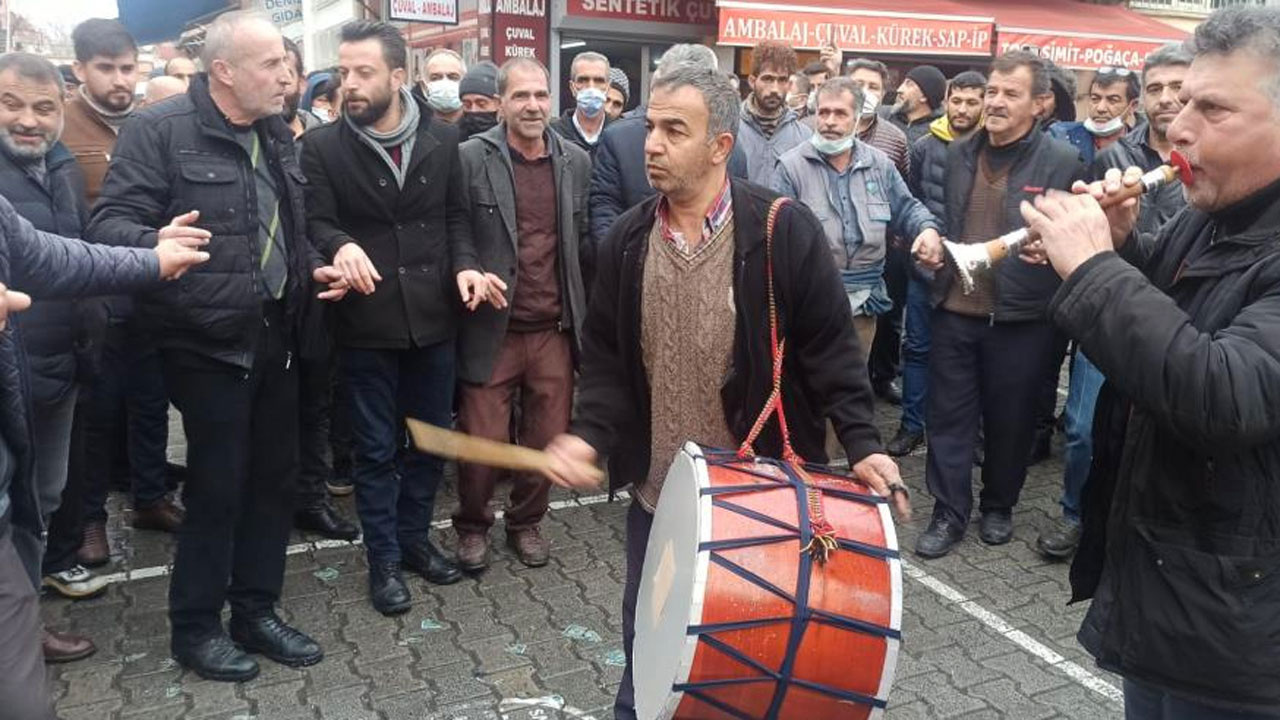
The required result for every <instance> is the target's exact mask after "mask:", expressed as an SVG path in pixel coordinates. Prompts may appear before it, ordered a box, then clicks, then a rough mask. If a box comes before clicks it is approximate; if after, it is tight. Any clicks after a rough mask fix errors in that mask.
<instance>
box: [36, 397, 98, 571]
mask: <svg viewBox="0 0 1280 720" xmlns="http://www.w3.org/2000/svg"><path fill="white" fill-rule="evenodd" d="M84 396H85V393H81V394H80V399H79V400H78V401H77V403H76V412H75V418H74V419H73V420H72V422H71V453H70V456H69V457H68V462H67V485H66V487H64V488H63V489H62V503H61V504H60V505H58V509H57V511H55V512H54V513H53V517H52V518H50V520H49V534H48V536H47V538H46V541H45V551H44V565H43V567H42V568H41V572H42V573H43V574H45V575H51V574H53V573H58V572H62V571H63V570H69V569H71V567H72V566H73V565H75V564H76V562H77V561H76V551H77V550H79V549H80V542H81V540H82V538H83V534H84V533H83V531H84V523H83V521H84V505H85V503H84V493H85V489H86V484H87V481H88V473H89V468H88V463H87V462H86V459H85V452H86V448H85V432H84V430H85V427H84V426H85V415H86V410H87V405H88V403H87V401H86V400H85V399H84Z"/></svg>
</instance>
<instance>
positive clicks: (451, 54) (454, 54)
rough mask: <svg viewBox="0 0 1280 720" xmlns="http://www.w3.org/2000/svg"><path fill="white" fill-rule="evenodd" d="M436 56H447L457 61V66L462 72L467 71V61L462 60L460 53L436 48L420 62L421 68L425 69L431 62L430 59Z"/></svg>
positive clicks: (449, 49)
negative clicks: (459, 66)
mask: <svg viewBox="0 0 1280 720" xmlns="http://www.w3.org/2000/svg"><path fill="white" fill-rule="evenodd" d="M438 55H448V56H449V57H451V58H453V59H455V60H457V61H458V64H459V65H461V66H462V72H466V71H467V61H466V60H463V59H462V53H460V52H458V51H457V50H453V49H451V48H436V49H435V50H432V51H431V52H430V53H428V54H427V57H426V59H424V60H423V61H422V67H423V68H426V67H427V63H429V62H431V60H432V58H435V57H436V56H438Z"/></svg>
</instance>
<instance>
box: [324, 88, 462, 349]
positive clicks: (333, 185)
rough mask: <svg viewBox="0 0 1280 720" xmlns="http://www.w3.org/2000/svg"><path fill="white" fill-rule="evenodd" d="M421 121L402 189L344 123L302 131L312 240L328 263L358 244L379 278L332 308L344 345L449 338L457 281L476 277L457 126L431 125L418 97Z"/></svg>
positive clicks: (390, 345) (405, 344)
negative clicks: (373, 286)
mask: <svg viewBox="0 0 1280 720" xmlns="http://www.w3.org/2000/svg"><path fill="white" fill-rule="evenodd" d="M417 102H418V104H419V109H420V111H421V118H422V119H421V121H420V122H419V124H418V133H417V137H416V139H415V141H414V145H413V153H412V155H411V157H410V158H409V165H408V167H407V168H406V170H405V173H404V176H405V183H404V187H403V188H401V187H399V186H398V185H397V184H396V179H395V177H394V176H393V175H392V173H391V168H390V167H389V166H388V165H387V163H386V161H384V160H383V159H382V158H381V157H380V156H379V155H378V154H377V153H376V152H375V151H374V149H373V148H371V147H369V146H368V145H367V144H365V143H364V142H363V141H362V140H361V139H360V138H359V137H357V135H356V130H354V129H353V128H352V127H351V125H350V123H347V122H335V123H331V124H329V125H325V126H323V127H318V128H315V129H314V130H310V131H308V132H307V141H306V143H305V145H304V146H303V149H302V166H303V169H304V171H305V173H306V176H307V182H308V185H307V212H308V217H309V221H310V222H309V224H308V227H309V229H310V236H311V240H312V242H314V243H315V244H316V246H317V248H318V249H319V250H320V251H321V253H322V254H323V255H324V257H325V259H326V260H330V261H331V260H332V259H333V257H334V255H335V254H336V253H337V252H338V249H339V248H341V247H342V246H343V245H346V244H347V243H356V244H357V245H359V246H360V248H361V249H362V250H364V252H365V254H366V255H368V256H369V260H371V261H372V262H373V265H374V267H375V268H377V270H378V274H379V275H381V276H382V282H380V283H378V287H377V291H376V292H374V293H373V294H372V295H361V294H359V293H354V292H352V293H348V294H347V296H346V297H345V298H344V299H343V300H342V302H340V303H338V304H337V305H336V306H335V307H334V308H333V313H332V315H333V319H334V338H335V340H336V341H337V343H338V344H339V345H341V346H346V347H359V348H381V349H407V348H410V347H415V346H416V347H424V346H427V345H433V344H435V343H439V342H443V341H446V340H453V339H454V337H455V336H456V335H457V331H458V320H459V317H460V315H461V313H462V312H463V307H462V301H461V299H460V298H459V295H458V283H457V280H456V277H457V274H458V273H459V272H461V271H462V270H476V269H479V267H480V266H479V264H478V263H477V261H476V254H475V249H474V247H473V246H472V244H471V224H470V218H469V217H468V215H467V206H466V193H465V190H464V188H463V182H462V165H461V162H460V161H459V159H458V128H457V127H456V126H453V125H446V124H445V123H442V122H440V121H438V120H432V119H431V112H430V109H429V108H428V106H427V105H426V103H425V102H423V101H422V100H421V99H417Z"/></svg>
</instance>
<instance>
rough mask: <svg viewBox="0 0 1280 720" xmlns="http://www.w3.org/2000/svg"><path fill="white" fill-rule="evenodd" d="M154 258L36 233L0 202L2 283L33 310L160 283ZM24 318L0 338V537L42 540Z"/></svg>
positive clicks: (149, 253)
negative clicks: (2, 450)
mask: <svg viewBox="0 0 1280 720" xmlns="http://www.w3.org/2000/svg"><path fill="white" fill-rule="evenodd" d="M159 277H160V263H159V260H158V259H157V258H156V254H155V252H153V251H150V250H144V249H139V248H128V249H124V248H109V247H102V246H100V245H92V244H89V243H84V242H81V241H79V240H72V239H68V238H64V237H60V236H57V235H51V234H47V233H43V232H40V231H38V230H36V229H35V228H34V227H32V226H31V223H29V222H27V221H26V220H24V219H22V217H21V216H19V215H18V213H17V212H16V211H15V210H14V209H13V206H12V205H10V204H9V203H8V201H6V200H5V199H4V198H3V197H0V283H3V284H4V285H5V286H6V287H9V288H13V289H15V290H22V291H24V292H27V293H30V294H31V295H32V297H33V299H34V304H33V305H32V307H35V304H39V303H40V302H41V301H48V300H51V299H54V300H56V299H69V298H76V297H84V296H87V295H104V294H109V293H123V292H132V291H135V290H139V289H142V288H146V287H151V286H153V285H154V284H156V283H157V282H158V281H159ZM22 321H23V317H22V315H11V316H9V320H8V328H7V329H6V330H5V331H4V332H0V436H2V437H3V441H4V443H5V445H7V446H8V448H9V451H10V452H12V453H13V455H14V464H15V469H14V473H13V476H12V478H10V479H9V481H8V482H5V481H4V478H2V477H0V535H3V534H4V533H6V532H7V531H8V529H9V527H8V525H9V524H12V525H15V526H21V527H23V528H26V529H27V530H28V531H29V532H30V533H31V534H32V535H34V536H35V537H41V535H42V533H43V531H44V522H43V520H42V518H41V514H40V511H39V505H38V502H37V500H36V487H35V482H34V480H33V472H34V469H35V456H34V455H33V442H32V438H31V378H30V368H29V366H28V362H27V352H26V348H25V343H24V333H23V323H22Z"/></svg>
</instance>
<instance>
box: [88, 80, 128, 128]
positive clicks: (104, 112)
mask: <svg viewBox="0 0 1280 720" xmlns="http://www.w3.org/2000/svg"><path fill="white" fill-rule="evenodd" d="M80 99H82V100H84V102H85V104H86V105H88V106H89V109H90V110H92V111H93V113H94V114H95V115H97V116H98V117H100V118H102V122H104V123H106V125H107V127H109V128H111V131H112V132H114V133H116V134H117V135H119V134H120V126H121V125H124V121H125V120H128V119H129V116H130V115H132V114H133V108H134V103H132V102H130V103H129V107H127V108H125V109H124V110H121V111H119V112H116V111H114V110H108V109H106V108H104V107H102V106H101V105H99V104H98V103H96V102H94V100H93V98H92V97H90V96H89V93H87V92H85V89H84V85H81V86H80Z"/></svg>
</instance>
